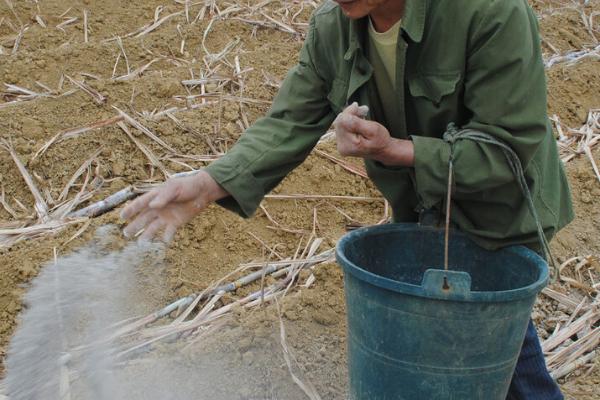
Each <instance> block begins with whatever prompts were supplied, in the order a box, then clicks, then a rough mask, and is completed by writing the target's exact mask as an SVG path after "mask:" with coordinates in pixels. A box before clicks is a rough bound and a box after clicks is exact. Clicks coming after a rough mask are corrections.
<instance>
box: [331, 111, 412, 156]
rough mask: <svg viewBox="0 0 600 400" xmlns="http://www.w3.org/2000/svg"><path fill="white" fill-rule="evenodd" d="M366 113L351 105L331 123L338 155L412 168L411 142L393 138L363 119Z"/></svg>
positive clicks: (373, 122) (385, 130)
mask: <svg viewBox="0 0 600 400" xmlns="http://www.w3.org/2000/svg"><path fill="white" fill-rule="evenodd" d="M367 112H368V108H367V107H366V106H359V105H358V104H357V103H352V104H351V105H350V106H348V107H347V108H346V109H345V110H344V111H343V112H342V113H340V114H339V115H338V117H337V118H336V120H335V121H334V123H333V125H334V127H335V136H336V140H337V148H338V151H339V152H340V154H341V155H342V156H352V157H363V158H368V159H372V160H376V161H379V162H381V163H383V164H385V165H388V166H413V165H414V148H413V144H412V142H411V141H410V140H401V139H396V138H393V137H392V136H391V135H390V133H389V132H388V130H387V129H386V128H385V126H383V125H381V124H380V123H378V122H375V121H367V120H365V119H363V118H364V117H365V116H366V114H367Z"/></svg>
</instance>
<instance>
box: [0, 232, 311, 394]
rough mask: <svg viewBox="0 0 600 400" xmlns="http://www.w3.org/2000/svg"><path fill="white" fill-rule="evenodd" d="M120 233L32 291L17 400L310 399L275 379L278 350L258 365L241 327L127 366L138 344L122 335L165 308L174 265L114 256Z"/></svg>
mask: <svg viewBox="0 0 600 400" xmlns="http://www.w3.org/2000/svg"><path fill="white" fill-rule="evenodd" d="M113 233H114V232H113V230H112V229H111V228H107V227H104V228H102V229H101V230H100V231H99V233H98V235H97V238H96V241H95V243H93V244H91V245H88V246H86V247H84V248H82V249H80V250H78V251H77V252H75V253H73V254H71V255H69V256H66V257H60V258H56V259H55V260H54V261H53V262H51V263H49V265H47V266H46V267H45V268H44V269H43V270H42V273H41V274H40V275H39V276H38V278H36V279H35V281H34V282H33V284H32V287H31V289H30V290H29V292H28V294H27V295H26V297H25V302H26V304H27V307H28V308H27V310H26V311H25V312H24V313H23V315H22V320H21V323H20V326H19V328H18V329H17V331H16V333H15V335H14V337H13V340H12V342H11V344H10V347H9V350H8V355H7V359H6V365H7V375H6V378H5V381H4V382H3V383H4V387H5V390H6V394H7V395H8V396H9V397H8V398H9V399H10V400H21V399H45V400H54V399H61V400H62V399H93V400H105V399H106V400H108V399H111V400H112V399H149V400H152V399H165V398H169V399H189V398H199V397H201V398H206V397H207V396H209V397H210V398H215V399H238V398H248V396H250V397H253V398H254V397H257V398H270V397H272V396H273V395H275V394H276V393H277V392H279V393H281V388H284V387H285V388H286V389H285V392H286V395H285V396H286V398H290V399H295V398H302V397H301V396H302V395H301V392H299V391H298V390H296V389H295V388H294V384H293V383H292V382H291V378H289V377H288V376H286V375H284V374H281V373H277V372H276V369H279V370H281V367H280V365H281V363H282V361H283V360H282V359H281V351H280V349H279V348H277V347H276V346H275V343H276V341H272V343H273V345H272V346H270V345H269V344H268V343H269V342H268V341H265V343H267V345H265V346H263V347H262V348H261V354H257V353H256V352H255V353H254V354H253V357H252V359H251V360H249V359H248V357H243V352H242V351H240V349H239V343H241V342H242V341H241V340H240V338H242V337H245V336H247V335H248V332H245V331H244V330H243V329H241V328H239V327H234V328H233V329H231V330H228V331H227V332H226V334H223V335H221V337H220V339H223V340H222V341H218V340H212V341H211V340H204V341H203V342H202V343H197V345H198V346H199V345H203V346H202V349H200V348H198V347H196V348H193V347H190V346H189V345H187V346H186V347H185V348H182V346H180V345H179V344H178V343H170V344H169V343H163V344H161V345H160V346H155V347H153V348H152V351H150V350H151V349H149V348H144V349H142V350H143V352H142V353H141V354H140V352H137V353H135V354H132V353H130V352H128V353H127V356H126V357H124V356H123V354H124V351H123V350H125V349H129V348H130V347H131V343H128V342H127V338H123V337H119V338H118V340H117V339H114V338H115V337H116V336H115V332H116V331H118V330H119V328H122V327H123V326H124V325H126V324H127V322H130V321H132V320H134V319H136V317H139V316H144V315H146V314H148V313H149V312H151V311H153V310H155V309H157V308H158V306H159V304H164V295H165V288H164V287H163V285H162V281H163V279H161V278H162V276H161V275H162V273H163V271H164V268H165V266H164V265H163V262H162V254H163V253H162V249H161V247H160V246H159V245H153V244H147V245H141V246H140V245H137V244H127V245H125V246H121V247H120V248H117V249H115V241H116V238H115V235H113ZM274 330H276V328H275V329H274ZM273 334H274V335H276V334H277V333H273ZM108 338H113V339H108ZM250 364H251V365H250Z"/></svg>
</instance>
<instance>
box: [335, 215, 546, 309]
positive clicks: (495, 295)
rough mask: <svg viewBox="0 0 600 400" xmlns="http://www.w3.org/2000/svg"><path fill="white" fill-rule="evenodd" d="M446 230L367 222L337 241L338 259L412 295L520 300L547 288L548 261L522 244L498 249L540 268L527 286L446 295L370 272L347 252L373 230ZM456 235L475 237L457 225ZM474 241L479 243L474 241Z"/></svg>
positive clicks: (366, 277)
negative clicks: (345, 249)
mask: <svg viewBox="0 0 600 400" xmlns="http://www.w3.org/2000/svg"><path fill="white" fill-rule="evenodd" d="M415 230H419V231H437V232H439V231H440V230H442V231H443V228H436V227H429V226H420V225H418V224H411V223H392V224H385V225H375V226H367V227H363V228H359V229H356V230H354V231H352V232H349V233H347V234H346V235H344V236H343V237H342V238H341V239H340V240H339V241H338V243H337V245H336V259H337V261H338V263H339V264H340V265H341V267H342V269H343V270H344V271H345V272H347V273H350V274H351V275H353V276H354V277H356V278H357V279H359V280H361V281H364V282H367V283H370V284H372V285H374V286H376V287H380V288H383V289H388V290H391V291H393V292H397V293H400V294H406V295H412V296H417V297H423V298H428V299H437V300H452V301H462V302H486V303H491V302H508V301H516V300H521V299H526V298H531V297H534V296H536V295H537V294H538V293H539V292H540V291H541V290H542V289H543V288H544V286H546V284H547V283H548V280H549V270H548V266H547V263H546V261H545V260H544V259H543V258H542V257H541V256H540V255H539V254H537V253H536V252H534V251H533V250H531V249H528V248H527V247H525V246H522V245H514V246H508V247H504V248H502V249H499V250H496V251H497V252H502V253H513V254H515V255H518V256H520V257H523V258H524V259H527V260H528V262H530V263H531V264H533V265H535V266H536V267H537V271H538V274H539V276H538V278H537V279H536V280H535V281H534V282H532V283H531V284H529V285H527V286H523V287H520V288H515V289H510V290H500V291H469V292H468V293H466V294H458V293H457V294H450V295H442V294H436V293H430V292H426V290H425V289H424V287H423V286H422V285H415V284H411V283H406V282H401V281H396V280H393V279H390V278H386V277H384V276H381V275H377V274H375V273H373V272H369V271H367V270H365V269H363V268H361V267H359V266H357V265H356V264H354V263H353V262H351V261H350V260H349V259H348V258H347V257H346V255H345V254H344V251H343V250H344V248H345V247H346V246H347V245H348V244H349V243H351V242H352V241H355V240H357V239H359V238H361V237H364V236H366V235H368V234H373V233H385V232H402V231H415ZM452 236H460V237H461V238H464V239H466V240H469V241H471V242H472V240H471V239H470V238H469V237H468V236H467V235H466V234H464V233H463V232H460V231H458V230H455V229H453V230H452V233H451V237H452ZM473 244H475V243H474V242H473ZM475 245H476V244H475Z"/></svg>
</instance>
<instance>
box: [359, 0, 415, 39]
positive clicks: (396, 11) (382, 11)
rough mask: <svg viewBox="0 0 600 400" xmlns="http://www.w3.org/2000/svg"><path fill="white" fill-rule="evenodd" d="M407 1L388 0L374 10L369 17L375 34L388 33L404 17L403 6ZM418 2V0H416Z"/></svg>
mask: <svg viewBox="0 0 600 400" xmlns="http://www.w3.org/2000/svg"><path fill="white" fill-rule="evenodd" d="M406 1H407V0H388V1H386V2H384V3H382V4H381V5H380V6H379V7H377V8H376V9H374V10H373V11H372V12H371V14H369V17H370V18H371V21H372V22H373V26H374V27H375V30H376V31H377V32H386V31H388V30H389V29H390V28H391V27H392V26H394V24H395V23H396V22H398V21H399V20H400V18H402V17H403V16H404V4H405V3H406ZM417 1H420V0H417Z"/></svg>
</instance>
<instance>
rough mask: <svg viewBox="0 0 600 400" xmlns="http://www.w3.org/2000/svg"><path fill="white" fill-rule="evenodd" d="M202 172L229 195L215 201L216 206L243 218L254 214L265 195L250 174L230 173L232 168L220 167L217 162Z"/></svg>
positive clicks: (242, 171) (246, 172) (243, 171)
mask: <svg viewBox="0 0 600 400" xmlns="http://www.w3.org/2000/svg"><path fill="white" fill-rule="evenodd" d="M204 170H205V171H206V172H208V174H209V175H210V176H211V177H212V178H213V179H214V180H215V181H216V182H217V183H218V184H219V185H221V187H222V188H223V189H225V190H226V191H227V193H229V196H228V197H225V198H224V199H221V200H217V204H218V205H220V206H221V207H223V208H225V209H227V210H229V211H233V212H235V213H236V214H238V215H240V216H241V217H243V218H249V217H251V216H252V215H253V214H254V213H255V212H256V210H257V208H258V206H259V205H260V202H261V201H262V200H263V198H264V197H265V193H264V190H263V189H262V186H261V185H260V183H259V182H258V181H257V180H256V178H255V177H254V175H252V173H251V172H249V171H248V170H241V171H239V170H238V171H236V172H235V173H232V172H231V171H232V168H229V167H227V166H221V164H220V163H219V162H218V161H215V162H213V163H212V164H210V165H209V166H207V167H205V168H204Z"/></svg>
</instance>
